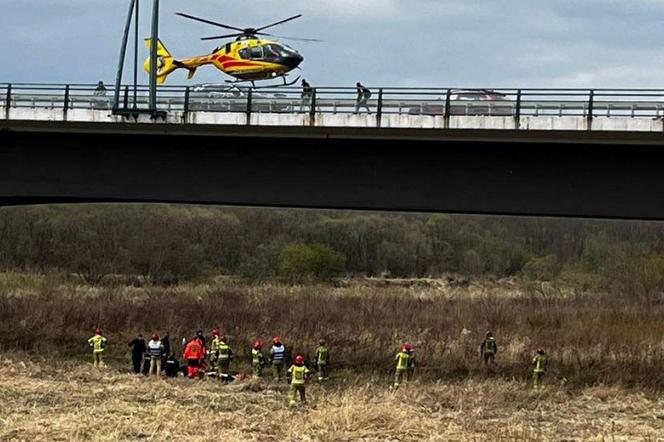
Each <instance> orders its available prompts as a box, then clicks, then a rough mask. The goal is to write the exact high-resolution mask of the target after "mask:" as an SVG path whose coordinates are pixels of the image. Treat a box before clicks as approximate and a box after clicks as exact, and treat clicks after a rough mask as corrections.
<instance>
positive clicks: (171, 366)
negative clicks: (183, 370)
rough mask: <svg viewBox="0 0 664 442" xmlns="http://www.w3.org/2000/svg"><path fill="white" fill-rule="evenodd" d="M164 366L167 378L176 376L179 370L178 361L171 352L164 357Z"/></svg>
mask: <svg viewBox="0 0 664 442" xmlns="http://www.w3.org/2000/svg"><path fill="white" fill-rule="evenodd" d="M165 367H166V368H165V370H166V376H168V377H169V378H176V377H177V376H178V373H179V372H180V361H178V358H176V357H175V355H174V354H173V353H171V354H170V355H169V356H168V359H166V365H165Z"/></svg>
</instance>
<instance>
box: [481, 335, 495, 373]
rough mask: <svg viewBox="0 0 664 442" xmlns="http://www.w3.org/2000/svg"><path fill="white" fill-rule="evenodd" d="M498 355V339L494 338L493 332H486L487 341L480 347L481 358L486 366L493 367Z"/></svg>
mask: <svg viewBox="0 0 664 442" xmlns="http://www.w3.org/2000/svg"><path fill="white" fill-rule="evenodd" d="M497 353H498V344H496V338H494V337H493V333H492V332H490V331H488V332H486V339H485V340H484V341H482V344H481V345H480V356H481V357H482V360H484V365H486V366H487V367H491V366H492V365H493V364H494V363H495V359H496V354H497Z"/></svg>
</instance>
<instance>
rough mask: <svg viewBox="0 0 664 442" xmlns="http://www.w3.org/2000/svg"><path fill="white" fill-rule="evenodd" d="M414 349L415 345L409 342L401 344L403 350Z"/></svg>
mask: <svg viewBox="0 0 664 442" xmlns="http://www.w3.org/2000/svg"><path fill="white" fill-rule="evenodd" d="M412 349H413V346H412V345H410V343H409V342H404V343H403V345H402V346H401V350H403V351H410V350H412Z"/></svg>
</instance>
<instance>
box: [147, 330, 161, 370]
mask: <svg viewBox="0 0 664 442" xmlns="http://www.w3.org/2000/svg"><path fill="white" fill-rule="evenodd" d="M148 353H149V354H150V371H149V372H148V375H152V373H155V374H156V375H157V377H159V375H160V374H161V357H162V355H163V354H164V344H162V343H161V339H159V334H158V333H154V334H153V335H152V338H151V339H150V342H148Z"/></svg>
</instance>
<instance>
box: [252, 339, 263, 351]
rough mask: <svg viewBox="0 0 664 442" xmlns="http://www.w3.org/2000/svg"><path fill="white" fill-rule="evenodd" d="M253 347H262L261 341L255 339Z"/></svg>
mask: <svg viewBox="0 0 664 442" xmlns="http://www.w3.org/2000/svg"><path fill="white" fill-rule="evenodd" d="M254 348H257V349H260V348H263V343H262V342H261V341H256V342H255V343H254Z"/></svg>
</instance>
